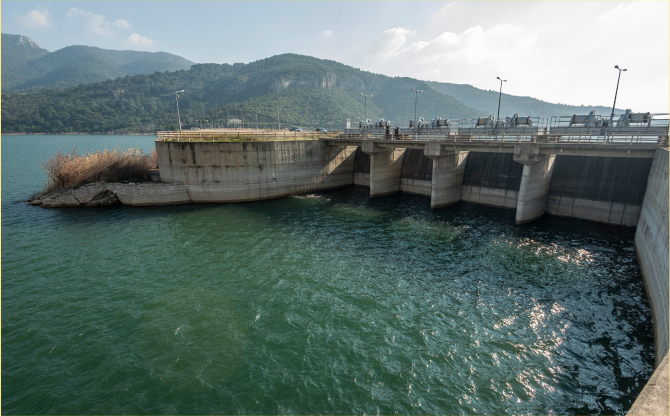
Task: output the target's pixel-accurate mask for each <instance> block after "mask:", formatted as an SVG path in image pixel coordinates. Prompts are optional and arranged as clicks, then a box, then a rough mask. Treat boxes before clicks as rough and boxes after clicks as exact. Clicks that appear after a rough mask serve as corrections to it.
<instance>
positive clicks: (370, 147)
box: [361, 141, 405, 198]
mask: <svg viewBox="0 0 670 416" xmlns="http://www.w3.org/2000/svg"><path fill="white" fill-rule="evenodd" d="M361 150H362V151H363V152H364V153H367V154H369V155H370V198H374V197H377V196H386V195H391V194H395V193H398V192H400V174H401V173H402V159H403V157H404V156H405V149H392V148H385V147H380V146H379V144H378V143H375V142H373V141H364V142H363V144H362V146H361Z"/></svg>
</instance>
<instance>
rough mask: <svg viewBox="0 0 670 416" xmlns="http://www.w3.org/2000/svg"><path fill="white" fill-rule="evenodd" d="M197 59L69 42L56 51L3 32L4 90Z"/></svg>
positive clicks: (174, 66) (63, 84)
mask: <svg viewBox="0 0 670 416" xmlns="http://www.w3.org/2000/svg"><path fill="white" fill-rule="evenodd" d="M191 65H193V62H191V61H189V60H187V59H184V58H182V57H179V56H177V55H172V54H169V53H165V52H138V51H115V50H106V49H100V48H95V47H91V46H68V47H65V48H63V49H59V50H57V51H56V52H49V51H47V50H45V49H42V48H40V47H39V45H38V44H37V43H35V41H33V40H32V39H30V38H27V37H25V36H19V35H9V34H5V33H3V34H2V91H3V92H10V91H27V90H28V91H38V90H43V89H48V88H67V87H73V86H77V85H81V84H89V83H93V82H99V81H104V80H108V79H114V78H117V77H123V76H126V75H137V74H151V73H154V72H156V71H161V72H163V71H177V70H180V69H189V68H190V67H191Z"/></svg>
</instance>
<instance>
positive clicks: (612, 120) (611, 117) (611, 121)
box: [610, 65, 628, 126]
mask: <svg viewBox="0 0 670 416" xmlns="http://www.w3.org/2000/svg"><path fill="white" fill-rule="evenodd" d="M614 68H616V69H618V70H619V78H617V80H616V91H615V92H614V104H612V115H611V116H610V126H613V123H614V107H615V106H616V96H617V94H618V93H619V81H620V80H621V72H622V71H628V70H627V69H621V68H619V65H614Z"/></svg>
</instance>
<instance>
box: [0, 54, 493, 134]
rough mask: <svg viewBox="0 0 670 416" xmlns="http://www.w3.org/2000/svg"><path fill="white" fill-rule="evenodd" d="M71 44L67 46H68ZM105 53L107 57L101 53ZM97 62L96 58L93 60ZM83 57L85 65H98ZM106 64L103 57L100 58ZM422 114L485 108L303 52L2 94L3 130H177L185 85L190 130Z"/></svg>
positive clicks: (335, 123) (470, 113)
mask: <svg viewBox="0 0 670 416" xmlns="http://www.w3.org/2000/svg"><path fill="white" fill-rule="evenodd" d="M66 49H67V48H66ZM97 58H98V59H103V57H97ZM89 61H90V60H89ZM89 61H83V62H82V64H88V63H89ZM91 65H92V66H93V65H97V66H98V67H99V65H98V63H97V61H93V63H92V64H91ZM411 87H415V88H417V89H423V90H425V92H424V93H420V95H419V97H418V115H419V116H423V117H425V118H428V119H430V118H434V117H436V116H442V117H450V118H473V117H477V116H479V115H481V114H482V112H481V110H477V109H474V108H471V107H468V106H466V105H464V104H463V103H461V102H460V101H458V100H456V99H454V98H453V97H450V96H447V95H445V94H441V93H438V92H436V91H433V90H432V89H431V88H429V87H428V86H427V85H426V84H425V83H423V82H421V81H418V80H414V79H411V78H391V77H387V76H384V75H378V74H373V73H370V72H366V71H361V70H359V69H356V68H352V67H350V66H346V65H343V64H340V63H338V62H334V61H329V60H323V59H317V58H312V57H309V56H302V55H296V54H285V55H278V56H274V57H271V58H267V59H262V60H259V61H256V62H251V63H249V64H234V65H228V64H223V65H219V64H197V65H193V66H192V67H191V69H190V70H188V71H183V70H180V71H176V72H157V73H153V74H150V75H136V76H125V77H123V78H120V79H114V80H109V81H104V82H99V83H94V84H86V85H80V86H78V87H73V88H68V89H64V90H45V91H41V92H35V93H28V94H16V93H12V94H3V95H2V131H3V132H91V133H92V132H109V131H115V132H124V131H155V130H160V129H176V128H177V127H178V125H177V114H176V113H177V112H176V102H175V93H174V92H175V91H177V90H182V89H184V90H185V92H184V93H182V94H181V97H180V99H179V104H180V110H181V119H182V124H183V125H184V127H185V128H189V127H191V126H197V125H199V122H196V120H202V119H206V120H210V122H211V121H214V120H227V119H229V118H239V119H244V120H245V122H247V124H249V121H251V123H250V124H251V125H252V126H256V119H258V123H259V124H258V125H259V127H275V126H277V123H278V121H279V122H281V123H282V125H283V126H284V127H286V126H287V125H289V124H290V125H299V126H303V127H317V126H323V127H327V128H328V127H331V128H342V127H344V121H345V119H350V120H351V121H352V122H353V123H355V124H357V122H358V120H361V119H363V118H364V113H365V107H364V102H365V101H364V97H362V96H361V95H360V94H361V93H364V94H366V95H370V96H371V98H368V100H367V116H368V118H370V119H373V120H376V119H377V118H380V117H383V118H386V119H391V120H393V121H394V122H395V123H396V125H400V126H407V125H408V123H409V120H410V119H411V118H414V100H415V94H414V92H413V91H411V90H410V88H411Z"/></svg>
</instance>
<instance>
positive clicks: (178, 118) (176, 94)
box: [174, 90, 184, 139]
mask: <svg viewBox="0 0 670 416" xmlns="http://www.w3.org/2000/svg"><path fill="white" fill-rule="evenodd" d="M180 92H184V90H181V91H175V92H174V95H175V96H176V97H177V120H179V138H180V139H181V114H179V93H180Z"/></svg>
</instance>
